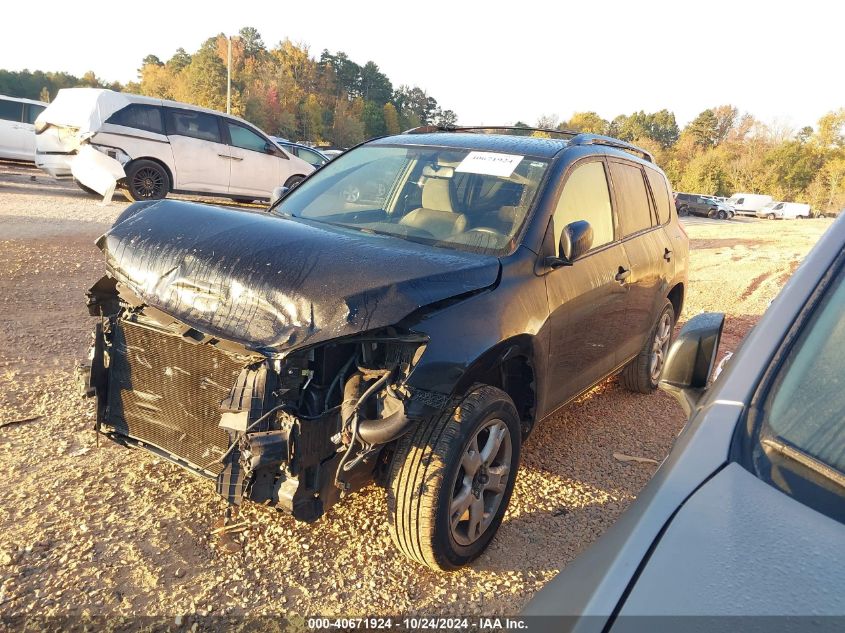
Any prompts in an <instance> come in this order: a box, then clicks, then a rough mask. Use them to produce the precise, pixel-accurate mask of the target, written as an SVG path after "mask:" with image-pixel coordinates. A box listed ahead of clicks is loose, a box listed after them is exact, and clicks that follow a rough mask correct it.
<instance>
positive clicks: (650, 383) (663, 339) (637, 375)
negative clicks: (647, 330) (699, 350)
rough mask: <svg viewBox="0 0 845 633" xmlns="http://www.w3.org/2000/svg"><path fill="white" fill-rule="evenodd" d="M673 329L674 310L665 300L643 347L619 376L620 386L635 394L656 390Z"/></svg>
mask: <svg viewBox="0 0 845 633" xmlns="http://www.w3.org/2000/svg"><path fill="white" fill-rule="evenodd" d="M674 327H675V309H674V308H673V307H672V303H671V302H670V301H669V300H668V299H665V300H664V302H663V309H662V310H660V316H659V317H657V322H656V323H655V324H654V327H653V328H652V330H651V334H650V335H649V337H648V339H646V342H645V345H643V348H642V350H640V353H639V354H638V355H637V357H636V358H635V359H634V360H632V361H631V362H630V363H628V365H626V366H625V369H623V370H622V373H621V374H620V379H621V382H622V386H623V387H625V389H628V390H629V391H634V392H636V393H651V392H652V391H654V390H655V389H657V383H658V381H659V380H660V372H661V371H663V364H664V363H665V361H666V354H667V352H668V351H669V344H670V343H671V342H672V331H673V329H674Z"/></svg>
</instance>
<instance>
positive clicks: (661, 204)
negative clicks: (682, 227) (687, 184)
mask: <svg viewBox="0 0 845 633" xmlns="http://www.w3.org/2000/svg"><path fill="white" fill-rule="evenodd" d="M645 173H646V176H648V184H650V185H651V193H653V194H654V202H655V204H656V205H657V221H658V223H659V224H665V223H666V222H668V221H669V208H670V207H671V205H672V201H671V200H670V196H669V189H668V188H667V187H666V179H665V178H664V177H663V176H662V175H661V174H659V173H657V172H656V171H654V170H652V169H646V170H645Z"/></svg>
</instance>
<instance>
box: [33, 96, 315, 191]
mask: <svg viewBox="0 0 845 633" xmlns="http://www.w3.org/2000/svg"><path fill="white" fill-rule="evenodd" d="M35 132H36V150H37V151H36V154H35V163H36V165H38V167H40V168H41V169H43V170H44V171H46V172H47V173H49V174H51V175H52V176H55V177H57V178H63V177H70V176H73V178H74V179H76V181H77V182H78V183H79V185H80V186H81V187H82V188H83V189H85V190H87V191H94V192H97V193H99V194H101V195H103V196H104V197H106V198H110V197H111V194H112V192H113V191H114V188H115V186H116V185H120V186H122V187H124V188H125V190H126V192H127V194H128V195H129V197H130V198H132V199H133V200H157V199H160V198H164V197H165V196H166V195H167V194H168V193H170V192H175V193H191V194H203V195H208V194H211V195H215V196H226V197H229V198H233V199H235V200H241V201H247V200H255V199H262V200H267V199H269V198H270V195H271V193H272V191H273V189H275V188H276V187H278V186H279V185H280V184H281V185H284V186H287V187H292V186H293V185H295V184H297V183H298V182H299V181H301V180H302V179H304V178H305V176H307V175H308V174H310V173H311V172H312V171H314V167H313V166H311V165H309V164H308V163H307V162H305V161H304V160H302V159H300V158H297V157H296V156H292V155H291V154H289V153H287V152H285V151H284V150H283V149H282V148H280V147H279V146H278V145H276V144H275V143H274V142H273V141H271V140H270V138H269V137H268V136H267V135H266V134H264V132H262V131H261V130H259V129H258V128H257V127H255V126H254V125H252V124H250V123H248V122H246V121H244V120H243V119H240V118H238V117H234V116H229V115H227V114H222V113H220V112H216V111H214V110H209V109H206V108H200V107H197V106H192V105H187V104H184V103H177V102H175V101H166V100H162V99H155V98H151V97H142V96H139V95H130V94H125V93H121V92H114V91H112V90H100V89H95V88H67V89H64V90H60V91H59V94H58V95H57V96H56V99H55V101H53V103H51V104H50V105H49V107H48V108H47V109H46V110H45V111H44V112H42V113H41V115H40V116H39V117H38V119H37V120H36V122H35Z"/></svg>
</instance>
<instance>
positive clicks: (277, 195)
mask: <svg viewBox="0 0 845 633" xmlns="http://www.w3.org/2000/svg"><path fill="white" fill-rule="evenodd" d="M288 191H290V187H276V188H275V189H273V193H271V194H270V206H271V207H272V206H273V205H274V204H276V203H277V202H278V201H279V200H281V199H282V198H283V197H284V195H285V194H286V193H287V192H288Z"/></svg>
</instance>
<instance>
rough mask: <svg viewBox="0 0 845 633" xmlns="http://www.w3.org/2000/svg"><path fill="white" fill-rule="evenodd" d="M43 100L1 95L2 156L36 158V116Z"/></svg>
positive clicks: (18, 158) (43, 105)
mask: <svg viewBox="0 0 845 633" xmlns="http://www.w3.org/2000/svg"><path fill="white" fill-rule="evenodd" d="M46 107H47V104H46V103H44V102H43V101H33V100H32V99H22V98H20V97H6V96H4V95H0V158H11V159H14V160H29V161H33V160H35V126H34V125H33V124H34V123H35V119H36V117H37V116H38V115H39V114H41V112H43V111H44V108H46Z"/></svg>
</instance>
